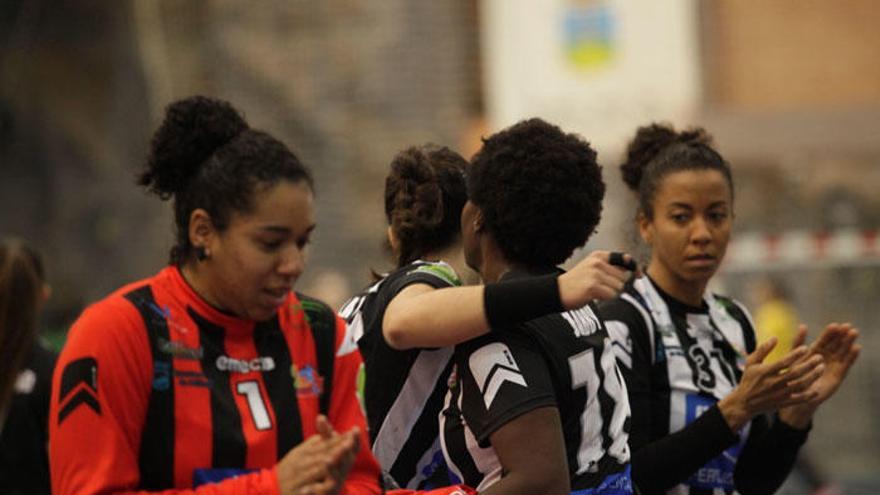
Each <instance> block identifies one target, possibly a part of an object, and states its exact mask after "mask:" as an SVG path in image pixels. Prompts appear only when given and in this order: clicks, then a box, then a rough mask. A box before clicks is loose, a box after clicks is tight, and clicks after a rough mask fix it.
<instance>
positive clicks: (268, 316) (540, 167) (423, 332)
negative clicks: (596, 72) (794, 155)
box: [48, 97, 859, 495]
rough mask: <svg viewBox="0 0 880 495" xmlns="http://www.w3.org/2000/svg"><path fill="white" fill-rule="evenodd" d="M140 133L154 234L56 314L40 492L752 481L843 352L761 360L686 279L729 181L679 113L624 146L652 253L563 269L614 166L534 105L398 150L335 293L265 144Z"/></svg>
mask: <svg viewBox="0 0 880 495" xmlns="http://www.w3.org/2000/svg"><path fill="white" fill-rule="evenodd" d="M151 146H152V147H151V151H150V155H149V158H148V163H147V165H146V166H145V168H144V172H143V174H142V175H141V176H140V179H139V183H140V184H141V185H142V186H144V187H146V188H147V189H148V190H149V191H150V192H153V193H155V194H157V195H158V196H159V198H160V199H162V200H170V201H173V204H174V211H175V214H174V222H175V227H176V237H175V246H174V248H173V249H172V251H171V254H170V261H169V264H168V266H166V267H164V268H163V269H161V270H160V271H159V272H157V273H156V274H155V275H153V276H152V277H148V278H145V279H143V280H140V281H136V282H132V283H129V284H127V285H125V286H124V287H122V288H121V289H119V290H117V291H115V292H114V293H112V294H110V295H109V296H107V297H106V298H104V299H102V300H101V301H99V302H97V303H95V304H93V305H91V306H89V307H88V308H87V309H86V310H85V311H84V312H83V314H82V315H81V316H80V317H79V319H78V320H77V321H76V322H75V324H74V325H73V327H72V328H71V330H70V333H69V336H68V340H67V343H66V345H65V348H64V350H63V351H62V353H61V356H60V357H59V360H58V364H57V366H56V369H55V376H54V382H53V395H52V401H51V411H50V420H49V454H48V455H49V464H50V472H51V485H52V491H53V493H57V494H61V495H67V494H105V493H134V492H138V493H141V492H143V491H147V492H153V491H155V492H162V493H198V494H217V495H220V494H233V493H235V494H242V493H257V494H285V495H287V494H297V495H333V494H337V493H345V494H352V495H355V494H374V493H385V492H388V493H395V494H400V495H409V494H415V493H430V494H434V495H440V494H450V495H453V494H455V495H464V494H473V493H486V494H490V495H494V494H517V495H518V494H534V493H541V494H542V495H543V494H562V493H573V494H577V495H630V494H636V493H640V494H675V495H706V494H711V495H721V494H734V493H742V494H753V493H773V492H774V491H776V490H777V489H778V488H779V487H780V486H781V485H782V483H783V482H784V481H785V479H786V477H787V476H788V474H789V473H790V472H791V470H792V466H793V465H794V462H795V460H796V457H797V453H798V451H799V449H800V448H801V446H802V445H803V444H804V442H805V441H806V440H807V437H808V434H809V431H810V427H811V425H812V418H813V414H814V413H815V411H816V410H817V408H818V407H819V406H820V405H821V404H822V403H824V402H825V401H826V400H827V399H828V398H830V397H831V396H832V395H833V394H834V392H835V391H836V390H837V388H838V386H839V385H840V383H841V382H842V381H843V379H844V377H845V375H846V373H847V371H848V369H849V368H850V366H852V364H853V362H854V361H855V359H856V357H857V355H858V352H859V346H858V344H856V343H855V342H856V338H857V335H858V332H857V331H856V329H854V328H852V326H851V325H849V324H836V323H834V324H829V325H828V326H827V327H826V328H825V329H822V330H821V331H820V332H819V333H818V337H816V338H815V339H814V340H813V341H811V342H805V341H804V337H803V335H801V336H799V337H797V339H796V340H797V343H796V344H795V345H794V346H792V348H791V349H787V350H786V354H784V356H783V357H782V358H781V359H780V360H778V361H775V362H770V361H769V360H767V359H766V356H767V355H768V354H769V353H770V352H771V350H772V349H773V348H774V347H775V345H776V342H775V340H771V341H765V342H762V341H759V339H758V338H757V337H756V328H755V326H754V323H753V321H752V318H751V316H750V313H749V311H748V310H747V309H746V308H745V307H744V306H743V305H742V304H741V303H739V302H738V301H736V300H734V299H732V298H729V297H726V296H723V295H720V294H715V293H713V292H711V291H710V290H708V289H707V285H708V283H709V281H710V279H711V278H712V277H713V276H714V275H715V273H716V271H717V269H718V266H719V264H720V262H721V260H722V259H723V257H724V252H725V249H726V246H727V243H728V241H729V238H730V236H731V218H732V212H733V201H734V200H733V198H734V194H733V179H732V175H731V173H730V165H729V164H728V163H727V162H726V161H725V160H724V159H723V158H722V157H721V155H719V154H718V152H717V151H716V150H715V148H714V145H713V144H712V141H711V137H709V136H708V134H706V133H705V131H703V130H701V129H695V130H688V131H676V130H675V129H673V128H672V127H671V126H669V125H666V124H651V125H649V126H645V127H642V128H639V129H638V130H637V132H636V135H635V137H634V138H633V140H632V142H631V143H630V146H629V148H628V150H627V156H626V158H625V160H624V163H623V164H621V166H620V173H621V175H622V176H623V179H624V182H625V183H626V184H627V185H628V186H629V187H630V189H631V191H632V193H633V197H634V198H635V203H636V205H637V206H636V212H637V217H636V218H637V220H636V222H637V228H638V231H639V235H640V238H641V240H642V242H644V244H645V245H646V246H647V247H648V249H649V251H650V254H649V256H648V259H646V260H640V263H636V260H635V259H634V258H633V257H632V256H630V255H628V254H622V253H620V252H610V251H601V250H600V251H595V252H593V253H590V254H589V255H587V256H586V257H584V258H583V259H581V260H579V261H578V262H577V263H576V264H574V265H573V266H572V267H571V268H570V269H569V270H563V269H561V268H560V266H561V265H562V264H563V263H564V262H565V261H566V260H568V259H569V258H570V257H571V256H572V254H573V253H574V252H575V250H576V249H578V248H579V247H581V246H583V245H584V244H585V243H586V242H587V240H588V239H589V237H590V235H591V234H592V233H593V232H594V231H595V229H596V226H597V225H598V224H599V221H600V218H601V212H602V201H603V199H604V197H605V180H610V179H608V178H603V173H602V167H600V166H599V164H598V163H597V162H596V152H595V150H593V149H592V147H591V146H590V145H589V144H588V143H587V142H586V141H585V140H584V139H583V137H581V136H578V135H576V134H573V133H567V132H565V131H563V130H562V129H560V128H559V127H557V126H555V125H553V124H550V123H548V122H545V121H543V120H541V119H537V118H534V119H528V120H524V121H521V122H519V123H517V124H515V125H513V126H511V127H508V128H506V129H503V130H501V131H499V132H497V133H495V134H492V135H490V136H487V137H486V138H484V140H483V146H482V148H481V150H480V151H478V152H477V154H476V155H474V157H473V158H471V159H470V160H466V159H464V158H463V157H461V156H460V155H459V154H458V153H456V152H454V151H452V150H450V149H449V148H447V147H443V146H437V145H423V146H412V147H409V148H406V149H404V150H402V151H401V152H399V153H398V154H397V155H396V156H395V157H394V158H393V159H392V161H391V164H390V167H389V172H388V175H387V177H386V181H385V190H384V208H385V210H384V211H385V217H386V220H387V224H386V225H377V232H382V231H386V232H387V241H388V243H387V244H388V247H389V254H390V258H391V261H392V263H393V265H394V266H393V267H392V268H391V269H388V270H386V271H382V272H378V273H377V272H374V274H373V275H374V276H373V280H372V281H370V282H368V281H366V280H365V281H364V282H365V283H364V284H363V286H365V287H366V288H365V289H364V290H363V291H362V292H361V293H359V294H357V295H354V296H353V297H351V298H350V299H349V300H348V301H347V302H346V303H345V304H343V305H342V306H341V308H339V309H338V312H337V311H336V310H335V309H334V308H330V307H329V306H328V305H326V304H324V303H322V302H321V301H319V300H317V299H313V298H311V297H309V296H307V295H304V294H302V293H300V292H297V291H296V290H294V289H293V287H294V283H295V282H296V280H297V278H298V277H299V276H300V275H301V274H302V272H303V270H304V269H306V257H305V250H306V246H307V245H308V244H309V241H310V236H311V235H312V232H313V230H314V229H315V227H316V223H315V220H314V206H313V199H314V194H313V188H314V184H313V179H312V177H311V173H310V172H309V171H308V168H306V167H305V166H304V165H303V164H302V163H301V162H300V161H299V159H298V158H297V157H296V155H295V154H294V153H293V152H292V151H290V150H289V149H288V148H287V147H286V145H284V144H283V143H281V142H280V141H278V140H277V139H275V138H274V137H272V136H271V135H270V134H268V133H265V132H264V131H259V130H255V129H252V128H250V126H249V125H248V124H247V123H246V122H245V121H244V119H243V117H241V115H240V114H239V113H238V112H237V111H236V110H235V109H234V108H233V107H232V106H231V105H230V104H229V103H227V102H223V101H222V100H215V99H213V98H205V97H192V98H188V99H185V100H181V101H178V102H175V103H173V104H172V105H170V106H169V107H168V109H167V111H166V117H165V121H164V122H163V123H162V125H161V126H160V128H159V129H158V130H157V131H156V134H155V135H154V137H153V142H152V145H151ZM605 172H606V175H607V174H608V171H607V170H606V171H605ZM793 332H797V330H796V329H794V330H793Z"/></svg>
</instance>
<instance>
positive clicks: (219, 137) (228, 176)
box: [138, 96, 313, 265]
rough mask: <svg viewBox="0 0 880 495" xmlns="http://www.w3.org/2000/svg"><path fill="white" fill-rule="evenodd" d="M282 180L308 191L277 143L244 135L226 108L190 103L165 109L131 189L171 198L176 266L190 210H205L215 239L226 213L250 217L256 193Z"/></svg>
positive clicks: (183, 257)
mask: <svg viewBox="0 0 880 495" xmlns="http://www.w3.org/2000/svg"><path fill="white" fill-rule="evenodd" d="M281 179H286V180H289V181H292V182H299V181H305V182H306V183H307V184H308V185H309V187H310V188H313V182H312V177H311V174H310V173H309V171H308V169H306V168H305V167H304V166H303V164H302V163H301V162H300V161H299V159H298V158H297V157H296V155H294V154H293V152H291V151H290V150H289V149H288V148H287V146H285V145H284V143H282V142H281V141H278V140H277V139H275V138H274V137H272V136H270V135H269V134H267V133H265V132H262V131H258V130H255V129H251V128H250V127H249V126H248V124H247V122H246V121H245V120H244V117H242V116H241V114H240V113H239V112H238V111H237V110H236V109H235V108H233V106H232V105H231V104H229V103H228V102H226V101H223V100H217V99H213V98H207V97H204V96H192V97H190V98H186V99H183V100H179V101H176V102H174V103H172V104H171V105H169V106H168V108H167V109H166V111H165V119H164V120H163V121H162V124H161V125H160V126H159V128H158V129H157V130H156V132H155V134H154V135H153V139H152V141H151V143H150V152H149V156H148V158H147V163H146V165H145V166H144V169H143V171H142V172H141V173H140V175H139V176H138V184H139V185H141V186H144V187H145V188H147V190H148V191H150V192H152V193H154V194H156V195H157V196H159V198H161V199H163V200H168V199H172V198H173V199H174V220H175V227H176V243H175V245H174V247H172V248H171V256H170V258H171V263H172V264H177V265H179V264H182V263H184V262H186V261H188V260H190V259H192V257H193V256H194V249H193V246H192V245H191V243H190V240H189V217H190V214H191V213H192V212H193V210H195V209H197V208H203V209H204V210H205V211H207V212H208V214H209V215H210V216H211V222H212V223H213V224H214V227H215V228H217V230H219V231H221V232H222V231H223V230H225V229H226V228H227V227H228V226H229V220H230V218H231V215H232V213H248V212H250V211H251V210H252V208H253V206H254V195H255V194H256V193H257V192H258V190H263V189H262V188H266V187H269V186H272V185H274V184H276V183H277V182H278V181H280V180H281Z"/></svg>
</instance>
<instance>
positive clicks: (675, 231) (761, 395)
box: [600, 124, 860, 495]
mask: <svg viewBox="0 0 880 495" xmlns="http://www.w3.org/2000/svg"><path fill="white" fill-rule="evenodd" d="M621 172H622V174H623V180H624V182H626V184H627V186H629V187H630V189H632V190H633V191H634V192H635V193H636V195H637V198H638V214H637V224H638V228H639V233H640V236H641V238H642V240H643V241H644V242H645V243H646V244H647V245H648V246H649V247H650V248H651V258H650V261H649V263H648V267H647V271H646V273H647V277H642V278H639V279H633V280H630V281H629V282H628V283H627V285H626V289H625V290H624V292H623V294H622V295H621V296H620V297H618V298H616V299H613V300H611V301H607V302H604V303H603V304H601V305H600V313H601V315H602V317H603V318H604V319H605V320H606V325H607V327H608V330H609V333H610V334H611V336H612V338H614V339H615V341H616V345H615V350H616V351H617V353H618V361H619V363H620V365H621V366H620V368H621V370H622V371H623V374H624V377H625V379H626V385H627V390H628V393H629V400H630V404H631V406H632V425H631V430H630V445H631V447H632V450H633V459H632V465H633V481H634V482H635V484H636V486H638V488H639V489H640V490H641V492H642V493H643V494H646V495H650V494H661V493H670V494H673V493H674V494H692V495H696V494H729V493H734V492H735V493H743V494H764V493H768V494H769V493H773V492H774V491H776V489H777V488H778V487H779V486H780V485H781V484H782V482H783V481H784V480H785V478H786V476H787V475H788V473H789V471H790V470H791V467H792V464H793V462H794V460H795V457H796V454H797V452H798V449H799V448H800V447H801V445H802V444H803V443H804V441H806V438H807V433H808V431H809V428H810V424H811V421H812V417H813V414H814V412H815V411H816V408H817V407H818V406H819V405H821V404H822V403H823V402H824V401H825V400H827V399H828V398H829V397H831V395H833V394H834V392H835V391H836V390H837V388H838V387H839V386H840V383H841V382H842V381H843V379H844V377H845V376H846V373H847V371H848V370H849V368H850V366H852V364H853V362H854V361H855V359H856V357H857V356H858V353H859V349H860V347H859V345H858V344H856V343H855V340H856V338H857V336H858V332H857V331H856V329H854V328H853V327H852V326H851V325H849V324H848V323H844V324H837V323H832V324H830V325H828V326H827V327H826V328H825V330H824V331H823V332H822V334H821V335H820V336H819V338H818V339H817V340H816V342H814V343H813V344H812V345H811V346H810V347H805V346H802V345H801V344H802V343H803V341H804V337H805V335H806V329H805V328H802V329H801V331H800V336H799V338H798V340H799V343H798V344H797V345H796V346H795V349H794V350H792V351H791V352H789V353H788V354H786V355H785V356H784V357H783V358H782V359H780V360H779V361H776V362H774V363H768V362H765V359H766V357H767V355H768V354H769V353H770V352H771V350H772V349H773V347H774V345H775V343H776V342H775V339H771V340H770V341H768V342H765V343H763V344H761V345H756V342H755V332H754V327H753V324H752V320H751V317H750V316H749V313H748V311H747V310H746V309H745V307H743V306H742V305H741V304H740V303H738V302H737V301H735V300H733V299H730V298H727V297H724V296H721V295H717V294H714V293H711V292H709V291H707V290H706V287H707V285H708V283H709V281H710V280H711V278H712V276H713V275H714V274H715V272H716V271H717V269H718V266H719V265H720V263H721V260H722V259H723V258H724V254H725V251H726V249H727V244H728V242H729V240H730V236H731V230H732V220H733V199H734V194H733V178H732V175H731V171H730V166H729V165H728V163H727V162H726V161H725V160H724V159H723V158H722V157H721V155H720V154H719V153H718V152H717V151H716V150H715V149H714V147H713V145H712V141H711V138H710V137H709V136H708V135H707V134H706V132H705V131H703V130H702V129H695V130H690V131H684V132H676V131H675V130H674V129H673V128H672V127H670V126H667V125H658V124H653V125H650V126H646V127H641V128H639V130H638V132H637V133H636V136H635V138H634V139H633V141H632V142H631V143H630V145H629V148H628V150H627V159H626V161H625V162H624V163H623V164H622V165H621Z"/></svg>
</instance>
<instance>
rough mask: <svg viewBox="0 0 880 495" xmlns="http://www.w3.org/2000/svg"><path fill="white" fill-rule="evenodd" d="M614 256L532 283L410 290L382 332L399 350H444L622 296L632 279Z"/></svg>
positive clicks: (392, 308)
mask: <svg viewBox="0 0 880 495" xmlns="http://www.w3.org/2000/svg"><path fill="white" fill-rule="evenodd" d="M610 256H611V253H609V252H607V251H595V252H593V253H591V254H590V255H589V256H587V257H586V258H584V259H583V260H582V261H581V262H580V263H578V264H577V265H576V266H575V267H574V268H572V269H571V270H570V271H568V272H565V273H563V274H561V275H544V276H540V277H534V278H530V279H528V280H515V281H510V282H499V283H496V284H488V285H485V286H482V285H480V286H470V287H449V288H443V289H434V288H433V287H431V286H430V285H427V284H413V285H410V286H408V287H406V288H405V289H403V290H402V291H400V292H399V293H398V294H397V295H396V296H395V297H394V299H392V301H391V303H390V304H389V305H388V308H387V309H386V311H385V316H384V319H383V321H382V332H383V334H384V337H385V340H386V341H387V342H388V344H389V345H391V347H394V348H396V349H409V348H413V347H445V346H450V345H455V344H458V343H461V342H465V341H468V340H470V339H473V338H476V337H479V336H481V335H485V334H487V333H489V331H490V328H503V327H505V326H508V325H511V324H516V323H521V322H525V321H528V320H531V319H534V318H537V317H539V316H543V315H546V314H549V313H554V312H561V311H564V310H569V309H576V308H579V307H581V306H584V305H585V304H587V303H588V302H590V301H592V300H595V299H610V298H612V297H615V296H616V295H617V294H618V293H620V291H621V290H622V289H623V285H624V283H625V282H626V278H627V276H628V272H627V271H626V270H624V269H622V268H619V267H617V266H614V265H612V264H610V263H609V258H610ZM627 256H628V255H627ZM438 308H444V310H443V311H438ZM450 309H451V310H450Z"/></svg>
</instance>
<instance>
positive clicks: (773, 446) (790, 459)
mask: <svg viewBox="0 0 880 495" xmlns="http://www.w3.org/2000/svg"><path fill="white" fill-rule="evenodd" d="M809 433H810V429H809V428H807V429H806V430H798V429H796V428H792V427H791V426H789V425H787V424H785V423H784V422H782V421H781V420H780V419H779V417H778V416H774V417H773V419H772V420H771V419H770V418H769V417H767V416H758V417H756V418H755V419H753V420H752V431H751V433H749V439H748V441H746V445H745V447H744V448H743V452H742V454H741V455H740V457H739V460H738V461H737V463H736V471H735V472H734V474H733V480H734V483H735V484H736V489H737V491H739V492H740V493H742V494H743V495H763V494H768V495H769V494H772V493H775V492H776V490H777V489H778V488H779V487H780V486H782V483H783V482H784V481H785V479H786V478H787V477H788V474H789V473H790V472H791V468H792V466H794V462H795V460H796V459H797V454H798V451H799V450H800V448H801V446H802V445H803V444H804V442H806V441H807V435H808V434H809Z"/></svg>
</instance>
